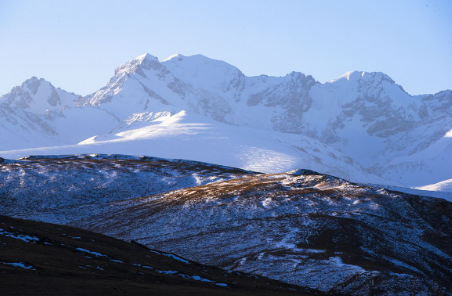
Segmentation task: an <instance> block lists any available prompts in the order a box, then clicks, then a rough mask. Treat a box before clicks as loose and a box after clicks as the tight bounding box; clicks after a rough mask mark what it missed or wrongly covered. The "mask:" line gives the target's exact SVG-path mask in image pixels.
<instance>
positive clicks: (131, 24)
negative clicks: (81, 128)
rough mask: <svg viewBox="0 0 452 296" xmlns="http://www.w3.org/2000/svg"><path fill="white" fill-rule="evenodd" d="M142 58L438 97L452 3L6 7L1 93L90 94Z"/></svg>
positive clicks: (446, 81)
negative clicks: (44, 84) (37, 89)
mask: <svg viewBox="0 0 452 296" xmlns="http://www.w3.org/2000/svg"><path fill="white" fill-rule="evenodd" d="M145 52H148V53H150V54H152V55H154V56H157V57H158V58H159V59H160V60H163V59H165V58H167V57H169V56H170V55H172V54H175V53H180V54H183V55H192V54H198V53H200V54H203V55H206V56H208V57H211V58H215V59H220V60H224V61H226V62H228V63H230V64H233V65H235V66H237V67H238V68H239V69H241V70H242V71H243V72H244V73H245V74H246V75H249V76H251V75H260V74H268V75H275V76H282V75H285V74H287V73H290V72H291V71H299V72H302V73H305V74H310V75H312V76H313V77H314V78H316V79H317V80H319V81H320V82H325V81H329V80H331V79H334V78H336V77H338V76H340V75H341V74H343V73H345V72H347V71H350V70H363V71H380V72H384V73H386V74H388V75H389V76H391V77H392V78H393V79H394V80H395V81H396V82H397V83H398V84H401V85H402V86H403V87H404V89H405V90H406V91H408V92H409V93H410V94H414V95H416V94H422V93H435V92H438V91H440V90H444V89H452V1H447V0H445V1H416V0H409V1H408V0H407V1H403V0H399V1H394V0H393V1H381V0H380V1H289V0H286V1H284V0H278V1H264V0H256V1H251V0H248V1H247V0H241V1H196V0H191V1H188V0H187V1H168V0H167V1H135V0H129V1H114V0H110V1H96V0H89V1H83V0H82V1H71V0H65V1H58V0H54V1H50V0H39V1H21V0H0V67H1V71H0V81H1V83H0V94H4V93H6V92H8V91H10V90H11V88H12V87H14V86H16V85H20V84H21V83H22V82H23V81H24V80H26V79H28V78H30V77H31V76H37V77H42V78H45V79H46V80H49V81H51V82H52V83H53V84H54V85H55V86H58V87H61V88H63V89H65V90H68V91H71V92H75V93H78V94H82V95H85V94H88V93H91V92H94V91H96V90H97V89H99V88H100V87H102V86H103V85H105V83H106V82H107V81H108V79H109V78H110V77H111V76H113V71H114V68H115V67H116V66H118V65H119V64H121V63H124V62H126V61H128V60H131V59H133V58H135V57H136V56H138V55H140V54H142V53H145Z"/></svg>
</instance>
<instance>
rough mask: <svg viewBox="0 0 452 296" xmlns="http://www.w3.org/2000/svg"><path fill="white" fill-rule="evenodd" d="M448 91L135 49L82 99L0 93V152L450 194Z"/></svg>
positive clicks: (32, 86)
mask: <svg viewBox="0 0 452 296" xmlns="http://www.w3.org/2000/svg"><path fill="white" fill-rule="evenodd" d="M451 113H452V91H450V90H446V91H442V92H439V93H437V94H433V95H420V96H411V95H409V94H408V93H406V92H405V91H404V90H403V88H402V87H401V86H400V85H397V84H396V83H395V82H394V81H393V80H392V79H391V78H390V77H388V76H387V75H385V74H383V73H379V72H376V73H367V72H359V71H355V72H348V73H346V74H344V75H343V76H341V77H339V78H337V79H335V80H332V81H331V82H328V83H325V84H321V83H319V82H317V81H316V80H315V79H314V78H313V77H312V76H309V75H308V76H306V75H304V74H302V73H298V72H292V73H290V74H288V75H286V76H284V77H270V76H266V75H261V76H256V77H247V76H245V75H244V74H243V73H242V72H241V71H240V70H239V69H238V68H236V67H234V66H232V65H230V64H227V63H225V62H223V61H218V60H213V59H210V58H207V57H205V56H202V55H195V56H183V55H174V56H172V57H170V58H168V59H166V60H164V61H159V60H158V59H157V58H155V57H153V56H151V55H149V54H145V55H142V56H139V57H138V58H136V59H133V60H131V61H129V62H127V63H125V64H123V65H121V66H119V67H118V68H117V69H116V70H115V75H114V76H113V77H112V78H111V79H110V81H109V82H108V83H107V85H106V86H104V87H102V88H101V89H100V90H98V91H97V92H95V93H93V94H91V95H88V96H85V97H82V96H79V95H76V94H73V93H68V92H66V91H64V90H61V89H59V88H55V87H54V86H53V85H52V84H51V83H50V82H47V81H45V80H44V79H38V78H35V77H33V78H31V79H29V80H27V81H25V82H24V83H23V84H22V85H21V86H18V87H15V88H13V89H12V90H11V92H10V93H8V94H5V95H3V96H2V97H0V156H1V157H3V158H18V157H23V156H25V155H29V154H32V155H33V154H71V153H121V154H133V155H152V156H158V157H167V158H184V159H192V160H198V161H205V162H210V163H217V164H222V165H229V166H234V167H240V168H243V169H249V170H254V171H260V172H266V173H270V172H272V173H276V172H284V171H289V170H291V169H295V168H305V169H312V170H315V171H319V172H322V173H327V174H331V175H335V176H339V177H343V178H347V179H350V180H352V181H359V182H367V183H380V184H392V185H398V186H407V187H415V186H417V187H419V186H427V187H423V188H425V189H432V188H433V189H434V190H444V191H450V188H451V187H450V186H440V185H436V186H434V185H432V186H428V185H430V184H435V183H438V182H443V183H440V184H444V182H446V183H447V182H450V181H447V180H449V179H452V116H451V115H452V114H451Z"/></svg>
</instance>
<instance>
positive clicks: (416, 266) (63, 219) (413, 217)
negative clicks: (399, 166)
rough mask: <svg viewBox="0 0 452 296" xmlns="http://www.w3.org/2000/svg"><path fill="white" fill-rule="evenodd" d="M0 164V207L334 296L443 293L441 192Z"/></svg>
mask: <svg viewBox="0 0 452 296" xmlns="http://www.w3.org/2000/svg"><path fill="white" fill-rule="evenodd" d="M0 168H1V169H2V172H1V173H0V178H1V179H0V181H1V182H0V199H1V203H2V207H1V210H2V212H1V213H0V214H5V215H11V216H14V217H19V218H26V219H32V220H38V221H44V222H51V223H58V224H66V225H70V226H76V227H81V228H84V229H88V230H91V231H94V232H97V233H103V234H107V235H111V236H113V237H116V238H120V239H123V240H135V241H138V242H139V243H140V244H144V245H146V246H148V247H151V248H156V249H160V250H164V251H167V252H172V253H175V254H179V255H181V256H183V257H185V258H187V259H190V260H194V261H198V262H201V263H203V264H208V265H215V266H218V267H222V268H226V269H228V270H230V271H242V272H248V273H253V274H256V275H263V276H266V277H269V278H272V279H277V280H281V281H283V282H286V283H290V284H295V285H300V286H303V287H309V288H313V289H320V290H322V291H325V292H331V293H334V294H337V293H341V294H346V295H369V293H371V292H372V294H371V295H405V294H407V295H408V294H413V293H414V294H415V295H451V294H450V287H451V285H452V282H451V278H452V249H451V243H452V232H451V229H452V227H451V226H452V216H451V215H452V203H450V202H448V201H446V200H443V199H438V198H432V197H422V196H418V195H413V194H407V193H402V192H398V191H392V190H388V189H386V188H384V187H381V186H371V185H365V184H357V183H351V182H349V181H346V180H344V179H340V178H336V177H333V176H329V175H323V174H319V173H316V172H313V171H309V170H303V169H301V170H294V171H290V172H287V173H283V174H259V173H254V172H249V171H243V170H238V169H234V168H227V167H219V166H216V165H210V164H206V163H196V162H191V161H173V160H164V159H156V158H146V157H141V158H138V157H130V156H121V155H79V156H64V157H50V156H47V157H45V156H42V157H31V158H26V159H22V160H19V161H11V160H4V161H3V163H2V164H0ZM2 184H4V185H3V186H2ZM57 184H58V185H57ZM197 185H199V186H197ZM174 189H176V190H174ZM171 190H172V191H171ZM146 192H148V193H149V194H153V193H157V194H154V195H147V194H146ZM140 195H143V196H142V197H136V198H130V197H134V196H140ZM231 242H232V243H231Z"/></svg>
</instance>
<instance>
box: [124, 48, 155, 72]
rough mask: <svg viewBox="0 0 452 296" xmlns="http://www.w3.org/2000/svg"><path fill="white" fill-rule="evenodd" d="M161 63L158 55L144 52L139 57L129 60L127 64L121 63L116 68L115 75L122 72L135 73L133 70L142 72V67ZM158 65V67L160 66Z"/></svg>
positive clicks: (150, 66)
mask: <svg viewBox="0 0 452 296" xmlns="http://www.w3.org/2000/svg"><path fill="white" fill-rule="evenodd" d="M156 64H158V65H160V67H161V64H160V62H159V60H158V58H157V57H155V56H153V55H151V54H149V53H145V54H142V55H140V56H138V57H136V58H135V59H133V60H131V61H128V62H127V63H125V64H122V65H120V66H119V67H118V68H116V69H115V75H118V74H121V73H133V72H138V73H141V72H142V69H141V68H142V67H145V68H146V67H148V68H152V67H153V65H156ZM160 67H158V68H160Z"/></svg>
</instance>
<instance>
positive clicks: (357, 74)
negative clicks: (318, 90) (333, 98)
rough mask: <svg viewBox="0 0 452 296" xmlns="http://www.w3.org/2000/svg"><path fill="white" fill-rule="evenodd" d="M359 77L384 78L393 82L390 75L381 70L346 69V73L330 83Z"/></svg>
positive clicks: (355, 79) (366, 78)
mask: <svg viewBox="0 0 452 296" xmlns="http://www.w3.org/2000/svg"><path fill="white" fill-rule="evenodd" d="M360 79H365V80H371V79H372V80H381V81H383V80H385V81H388V82H390V83H394V80H392V78H391V77H389V76H388V75H386V74H385V73H383V72H365V71H348V72H347V73H345V74H343V75H341V76H339V77H338V78H336V79H333V80H331V81H330V83H334V82H338V81H351V82H353V81H358V80H360Z"/></svg>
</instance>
